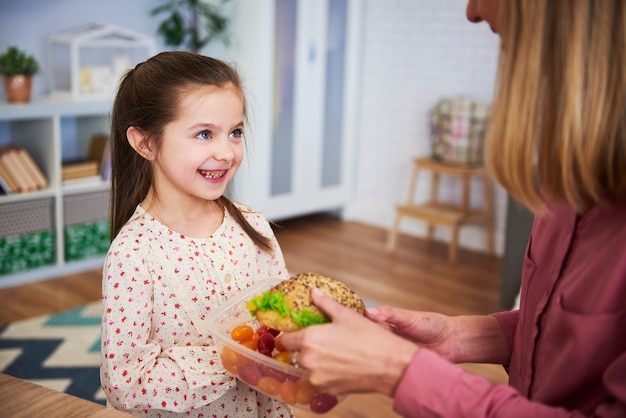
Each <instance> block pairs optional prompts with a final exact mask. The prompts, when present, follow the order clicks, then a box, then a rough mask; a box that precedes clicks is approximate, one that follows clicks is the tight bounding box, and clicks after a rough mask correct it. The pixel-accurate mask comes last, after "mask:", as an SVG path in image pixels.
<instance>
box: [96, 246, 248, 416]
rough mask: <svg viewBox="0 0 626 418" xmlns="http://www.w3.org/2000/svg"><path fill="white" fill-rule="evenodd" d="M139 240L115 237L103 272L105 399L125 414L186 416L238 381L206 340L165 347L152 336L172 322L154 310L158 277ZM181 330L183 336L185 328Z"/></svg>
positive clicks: (102, 369)
mask: <svg viewBox="0 0 626 418" xmlns="http://www.w3.org/2000/svg"><path fill="white" fill-rule="evenodd" d="M135 242H136V241H134V239H132V238H131V239H128V240H127V237H121V238H119V239H116V240H115V241H114V242H113V243H112V245H111V249H110V250H109V253H108V255H107V259H106V261H105V266H104V271H103V288H102V309H103V313H102V347H101V348H102V350H101V351H102V354H101V355H102V365H101V381H102V388H103V390H104V392H105V395H106V397H107V399H108V401H109V403H110V404H111V405H113V406H114V407H115V408H117V409H122V410H137V411H145V410H148V409H165V410H169V411H174V412H182V411H187V410H190V409H192V408H194V407H195V408H197V407H198V406H200V405H207V404H209V403H211V402H212V401H214V400H216V399H218V398H220V397H221V396H223V395H224V394H225V393H226V392H227V391H228V390H229V389H230V388H232V387H235V385H236V382H235V380H234V378H233V377H230V376H229V375H228V374H227V373H226V371H225V370H224V368H223V367H222V365H221V362H220V361H219V359H218V353H217V350H216V349H215V347H214V346H212V345H208V344H209V343H208V341H204V340H203V339H202V340H199V341H196V342H195V343H194V344H190V343H188V344H187V345H183V344H181V346H177V345H172V346H171V347H163V345H162V344H161V341H160V339H156V340H155V339H151V338H150V335H154V334H153V333H152V331H153V330H154V328H158V327H162V326H164V325H165V322H164V321H165V320H168V321H171V320H172V318H171V317H170V318H167V319H166V318H160V317H159V314H158V311H155V307H154V303H153V292H154V283H155V280H156V279H157V278H156V277H154V276H155V273H154V272H152V271H151V270H150V267H149V265H148V264H149V263H147V262H146V261H145V258H144V256H145V254H143V255H142V252H141V247H142V246H141V245H136V244H135ZM173 304H174V303H172V305H173ZM172 329H173V330H175V329H177V328H172ZM178 329H179V330H180V332H181V333H184V332H185V328H183V327H180V326H179V327H178ZM175 332H176V331H174V333H175ZM157 335H158V333H157ZM181 338H182V335H181Z"/></svg>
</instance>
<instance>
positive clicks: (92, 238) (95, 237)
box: [63, 191, 110, 261]
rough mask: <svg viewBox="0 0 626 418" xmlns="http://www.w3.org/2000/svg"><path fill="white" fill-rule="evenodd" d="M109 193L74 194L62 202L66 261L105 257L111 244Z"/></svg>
mask: <svg viewBox="0 0 626 418" xmlns="http://www.w3.org/2000/svg"><path fill="white" fill-rule="evenodd" d="M108 212H109V192H108V191H99V192H93V193H83V194H75V195H70V196H65V197H64V199H63V221H64V223H63V225H64V228H63V233H64V243H65V261H76V260H83V259H86V258H91V257H94V256H98V255H103V254H106V252H107V250H108V248H109V244H110V223H109V219H108V217H109V213H108Z"/></svg>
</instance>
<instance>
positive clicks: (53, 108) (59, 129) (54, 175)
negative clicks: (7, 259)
mask: <svg viewBox="0 0 626 418" xmlns="http://www.w3.org/2000/svg"><path fill="white" fill-rule="evenodd" d="M110 110H111V103H109V102H85V101H80V102H76V101H73V100H72V99H70V98H59V97H54V98H53V97H44V98H33V100H32V101H31V103H29V104H25V105H9V104H6V103H1V104H0V145H4V144H14V145H17V146H21V147H24V148H26V150H27V151H28V152H29V153H30V154H31V156H32V157H33V159H34V160H35V163H36V164H37V165H38V166H39V168H40V169H41V170H42V172H43V174H44V176H45V177H46V178H47V179H48V188H47V189H45V190H41V191H37V192H32V193H20V194H10V195H5V196H0V219H3V220H4V223H3V222H2V221H0V237H2V238H4V237H7V236H11V234H12V233H14V232H15V231H16V230H17V231H20V230H21V228H22V225H20V224H21V223H23V224H24V225H23V227H24V228H25V229H26V230H27V229H28V226H27V225H26V224H27V223H28V222H30V220H29V219H27V218H28V214H29V213H30V212H28V210H25V211H24V213H23V214H20V213H18V214H16V213H15V212H16V210H20V208H21V207H22V206H24V207H29V206H32V207H33V208H35V209H36V210H39V212H38V213H39V215H42V214H43V217H44V218H47V217H48V216H49V219H45V220H44V221H43V222H44V223H48V222H49V223H50V225H49V226H50V229H51V231H52V232H53V234H54V262H53V263H52V264H50V265H46V266H41V267H36V268H33V269H29V270H24V271H19V272H16V273H9V274H0V287H7V286H12V285H16V284H23V283H26V282H30V281H35V280H42V279H46V278H51V277H55V276H58V275H62V274H68V273H72V272H77V271H82V270H86V269H90V268H97V267H98V266H100V265H102V261H103V257H101V256H97V257H92V258H88V259H84V260H80V261H67V260H66V254H65V240H64V231H65V227H66V223H67V213H66V212H68V209H69V207H68V206H67V204H68V202H69V200H68V199H70V198H71V197H73V196H87V197H90V196H94V197H96V198H98V199H99V202H98V205H99V206H102V203H103V202H104V201H106V200H107V195H108V190H109V184H108V182H105V181H102V182H96V183H89V184H82V185H81V184H78V183H77V184H73V185H71V186H64V185H63V183H62V181H61V166H62V164H63V163H64V162H65V161H66V160H70V159H76V158H77V157H82V158H86V156H87V150H88V148H89V144H90V140H91V136H92V135H95V134H108V132H109V116H110ZM28 202H30V203H28ZM37 207H38V208H37ZM106 207H107V206H105V207H104V208H100V209H98V211H103V213H107V212H108V211H107V209H106ZM31 209H32V208H31ZM42 211H43V212H42ZM90 211H92V210H91V209H90ZM73 212H76V211H75V210H74V211H73ZM86 215H87V216H93V215H94V214H93V211H92V213H88V214H86ZM11 217H12V218H11ZM13 218H15V219H16V221H15V222H12V221H11V219H13ZM102 219H106V217H105V218H102Z"/></svg>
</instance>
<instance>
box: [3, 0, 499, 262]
mask: <svg viewBox="0 0 626 418" xmlns="http://www.w3.org/2000/svg"><path fill="white" fill-rule="evenodd" d="M257 1H265V0H257ZM309 1H314V0H309ZM235 2H236V0H235ZM363 2H364V10H365V13H364V24H363V48H362V51H361V53H362V59H363V62H362V65H361V67H362V75H361V80H360V97H359V103H360V109H359V115H360V116H359V121H360V122H359V123H358V125H359V126H358V127H357V131H358V132H359V135H358V139H357V142H358V149H359V155H358V158H357V170H358V172H357V173H356V176H355V179H356V181H355V185H354V200H353V203H352V204H350V205H349V207H348V208H347V209H346V211H345V215H346V217H347V218H348V219H354V220H358V221H362V222H366V223H370V224H374V225H379V226H383V227H388V226H389V225H391V221H392V219H393V214H394V213H393V208H394V205H395V204H396V203H399V202H400V201H403V200H404V198H405V195H406V189H407V187H408V176H409V169H410V161H411V158H412V157H413V156H416V155H424V154H428V153H429V150H430V148H429V147H430V144H429V138H428V123H427V113H428V111H429V110H430V109H431V108H432V107H433V106H434V104H435V103H436V102H437V101H438V100H439V99H441V98H443V97H449V96H452V95H467V96H472V97H476V98H478V99H482V100H490V98H491V95H492V86H493V82H494V74H495V65H496V57H497V50H498V39H497V36H496V35H494V34H492V33H491V32H490V30H489V29H488V27H487V25H485V24H481V25H473V24H470V23H469V22H468V21H467V20H466V18H465V5H466V0H417V1H416V0H363ZM161 3H162V1H161V0H141V1H139V0H133V1H128V0H107V1H86V0H54V1H50V0H24V1H5V0H0V51H4V50H5V49H6V48H7V47H8V46H9V45H18V46H19V47H20V48H22V49H25V50H27V51H28V52H30V53H33V54H35V55H36V56H37V57H38V58H39V60H40V61H41V63H42V64H43V65H44V72H45V71H48V70H49V69H48V68H46V67H45V64H46V60H47V55H46V45H47V38H48V36H49V35H50V34H52V33H54V32H57V31H60V30H65V29H68V28H72V27H76V26H80V25H82V24H85V23H91V22H101V23H113V24H116V25H119V26H122V27H126V28H129V29H132V30H135V31H138V32H141V33H144V34H147V35H153V36H154V35H155V33H156V28H157V25H158V23H159V21H160V19H159V18H157V17H152V16H150V10H151V9H152V8H154V7H155V6H156V5H158V4H161ZM234 29H235V33H237V32H240V33H244V31H245V30H246V27H245V25H237V26H236V27H235V28H234ZM234 44H235V45H237V42H236V40H235V43H234ZM157 49H158V50H163V49H164V47H163V45H162V43H161V42H159V43H158V44H157ZM210 54H211V55H217V56H220V57H225V58H228V54H229V53H228V52H226V51H224V50H223V48H221V47H219V46H217V47H213V49H212V50H211V52H210ZM235 54H236V53H235ZM47 92H48V86H47V80H46V74H45V73H44V74H42V76H40V77H37V78H36V79H35V86H34V95H35V96H37V95H44V94H47ZM422 180H424V181H420V183H419V184H418V198H425V196H426V194H427V193H428V190H427V188H428V187H427V182H426V179H425V178H423V179H422ZM442 185H443V186H444V187H445V190H444V191H443V193H442V196H443V197H444V198H445V197H450V198H453V197H455V196H458V195H459V194H460V190H461V189H460V185H459V184H457V183H456V182H453V181H442ZM473 187H474V188H480V184H475V185H473ZM476 191H479V190H478V189H477V190H476ZM496 197H497V210H496V214H497V228H498V229H497V230H498V234H497V239H496V243H497V248H498V249H499V252H501V249H502V242H503V238H502V236H503V228H504V227H503V225H504V212H505V205H506V198H505V195H504V193H502V192H501V191H500V190H498V193H497V194H496ZM474 203H475V204H476V205H479V204H480V202H474ZM401 227H402V230H403V231H404V232H407V233H411V234H418V235H422V234H424V232H425V229H424V227H423V225H420V224H419V223H417V222H412V221H408V220H407V221H404V222H403V224H402V225H401ZM438 237H440V238H441V239H444V240H446V239H447V232H446V231H441V232H440V233H439V234H438ZM460 240H461V245H462V246H465V247H471V248H477V249H482V248H484V247H485V241H484V238H483V233H482V230H480V229H477V228H467V229H465V230H462V232H461V237H460Z"/></svg>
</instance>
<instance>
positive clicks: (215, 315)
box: [206, 279, 343, 414]
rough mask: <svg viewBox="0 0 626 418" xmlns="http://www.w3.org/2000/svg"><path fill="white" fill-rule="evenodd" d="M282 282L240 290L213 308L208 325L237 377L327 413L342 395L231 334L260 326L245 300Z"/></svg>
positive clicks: (270, 393)
mask: <svg viewBox="0 0 626 418" xmlns="http://www.w3.org/2000/svg"><path fill="white" fill-rule="evenodd" d="M280 281H281V280H279V279H270V280H264V281H262V282H260V283H256V284H255V285H253V286H251V287H249V288H248V289H246V290H245V291H242V292H240V293H239V294H237V295H236V296H235V297H233V298H231V299H230V300H228V301H227V302H225V303H223V304H222V305H220V306H219V307H217V308H216V309H214V310H213V311H212V312H211V314H210V315H208V316H207V318H206V326H207V328H208V330H209V332H211V334H212V335H213V338H214V341H215V344H216V346H217V348H218V350H219V352H220V361H221V362H222V365H223V366H224V368H225V369H226V370H227V371H228V372H229V373H231V374H232V375H234V376H235V377H236V378H237V379H239V380H241V381H242V382H244V383H246V384H247V385H249V386H251V387H253V388H255V389H256V390H258V391H260V392H263V393H265V394H266V395H268V396H271V397H273V398H276V399H278V400H281V401H284V402H286V403H287V404H289V405H291V406H294V407H297V408H301V409H306V410H309V411H312V412H314V413H320V414H321V413H326V412H328V411H330V410H331V409H332V408H333V407H334V406H335V405H336V404H337V403H339V402H341V400H342V398H343V397H337V396H335V395H330V394H327V393H323V392H322V391H321V389H320V388H318V387H316V386H313V385H312V384H311V383H310V382H309V379H308V376H309V373H308V371H307V370H305V369H303V368H300V367H295V366H294V365H292V364H287V363H285V362H283V361H279V360H276V359H274V358H272V357H269V356H266V355H264V354H261V353H259V352H258V351H256V350H252V349H251V348H248V347H246V346H244V345H242V344H240V343H239V342H237V341H235V340H233V339H232V337H231V334H230V333H231V331H232V330H233V329H234V328H235V327H237V326H240V325H249V326H251V327H252V328H253V329H254V330H257V329H258V328H259V327H260V326H261V324H260V323H259V322H258V321H257V320H256V318H254V317H252V316H251V315H250V312H249V311H248V309H247V308H246V303H248V301H250V300H251V299H253V298H254V297H255V296H258V295H260V294H262V293H263V292H264V291H267V290H269V289H270V288H271V287H272V286H274V285H275V284H277V283H279V282H280ZM276 353H277V350H274V352H273V354H276Z"/></svg>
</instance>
